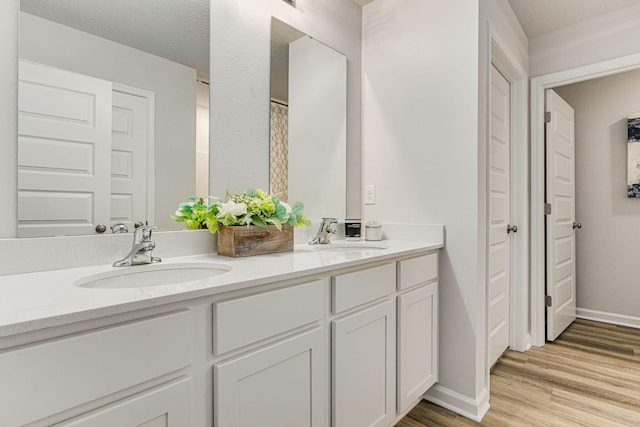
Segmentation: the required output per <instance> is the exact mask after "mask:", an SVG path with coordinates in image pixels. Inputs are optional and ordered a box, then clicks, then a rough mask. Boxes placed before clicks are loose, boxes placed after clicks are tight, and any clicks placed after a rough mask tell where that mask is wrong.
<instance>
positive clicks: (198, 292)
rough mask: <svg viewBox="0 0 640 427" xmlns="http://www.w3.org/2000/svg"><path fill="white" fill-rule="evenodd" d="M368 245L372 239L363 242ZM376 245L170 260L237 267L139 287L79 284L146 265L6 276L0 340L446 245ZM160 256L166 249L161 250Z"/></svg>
mask: <svg viewBox="0 0 640 427" xmlns="http://www.w3.org/2000/svg"><path fill="white" fill-rule="evenodd" d="M367 243H372V242H362V244H363V245H366V244H367ZM376 243H381V244H383V245H385V246H386V248H385V249H367V248H362V249H353V248H348V247H346V248H344V250H337V249H331V250H325V249H323V248H320V249H316V248H314V247H310V246H309V245H304V244H303V245H296V246H295V248H294V251H293V252H284V253H278V254H271V255H259V256H251V257H243V258H229V257H223V256H218V255H216V254H206V255H192V256H186V257H174V258H166V259H163V260H162V265H167V264H175V263H185V262H187V263H194V262H197V263H202V262H211V263H217V264H225V265H228V266H230V267H232V270H231V271H229V272H228V273H225V274H222V275H219V276H214V277H211V278H207V279H202V280H194V281H191V282H185V283H180V284H176V285H162V286H152V287H141V288H134V289H95V288H94V289H89V288H82V287H79V286H76V285H75V284H74V283H75V282H76V281H78V280H80V279H82V278H84V277H86V276H90V275H94V274H100V273H107V272H111V271H122V269H125V268H128V269H135V268H140V267H111V266H110V265H98V266H90V267H79V268H69V269H64V270H54V271H44V272H38V273H24V274H13V275H6V276H0V338H1V337H6V336H10V335H15V334H19V333H23V332H29V331H35V330H39V329H44V328H49V327H53V326H60V325H64V324H69V323H73V322H78V321H84V320H89V319H95V318H99V317H103V316H108V315H112V314H118V313H124V312H129V311H133V310H139V309H143V308H150V307H155V306H160V305H163V304H167V303H172V302H177V301H183V300H188V299H192V298H199V297H204V296H211V295H215V294H218V293H222V292H228V291H232V290H238V289H244V288H248V287H252V286H257V285H262V284H267V283H272V282H277V281H282V280H289V279H295V278H299V277H303V276H307V275H310V274H320V273H325V272H327V271H331V270H335V269H338V268H345V267H353V266H358V265H361V264H364V263H369V262H375V261H382V260H385V259H389V258H395V257H399V256H407V255H411V254H414V253H417V252H421V251H425V250H429V249H437V248H441V247H443V244H442V242H441V241H433V242H428V241H427V242H413V241H401V240H385V241H382V242H376ZM340 244H341V242H335V243H333V244H332V245H333V247H337V246H340ZM158 255H160V256H161V255H162V253H161V252H160V251H158Z"/></svg>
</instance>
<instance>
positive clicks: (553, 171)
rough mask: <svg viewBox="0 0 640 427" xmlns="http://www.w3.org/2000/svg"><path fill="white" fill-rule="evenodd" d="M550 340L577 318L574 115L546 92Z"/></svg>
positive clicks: (548, 310)
mask: <svg viewBox="0 0 640 427" xmlns="http://www.w3.org/2000/svg"><path fill="white" fill-rule="evenodd" d="M546 111H547V123H546V182H547V184H546V200H547V208H546V214H547V215H546V233H547V237H546V240H547V244H546V246H547V247H546V252H547V255H546V258H547V267H546V269H547V280H546V282H547V304H546V305H547V340H549V341H553V340H555V339H556V338H557V337H558V335H560V334H561V333H562V331H564V330H565V329H566V328H567V326H569V325H570V324H571V323H572V322H573V321H574V320H575V318H576V257H575V253H576V244H575V235H574V232H575V228H576V223H575V222H574V221H575V159H574V156H575V136H574V126H575V123H574V112H573V108H571V106H570V105H569V104H567V103H566V102H565V101H564V100H563V99H562V98H560V96H559V95H558V94H557V93H556V92H554V91H553V90H547V92H546Z"/></svg>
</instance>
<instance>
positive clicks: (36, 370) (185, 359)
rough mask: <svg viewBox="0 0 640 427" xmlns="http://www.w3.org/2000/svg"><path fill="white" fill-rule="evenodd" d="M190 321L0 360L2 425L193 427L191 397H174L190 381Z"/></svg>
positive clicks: (106, 334)
mask: <svg viewBox="0 0 640 427" xmlns="http://www.w3.org/2000/svg"><path fill="white" fill-rule="evenodd" d="M191 319H192V318H191V313H190V312H189V311H188V310H183V311H179V312H175V313H170V314H167V315H163V316H158V317H152V318H148V319H143V320H139V321H136V322H132V323H125V324H120V325H116V326H111V327H105V328H101V329H98V330H92V331H88V332H82V333H77V334H73V335H70V336H66V337H63V338H57V339H51V340H45V341H43V342H39V343H35V344H32V345H27V346H23V347H19V348H17V349H12V350H6V351H4V352H0V379H1V380H0V425H2V426H7V427H9V426H21V425H25V424H29V423H34V425H51V424H54V423H58V422H68V425H78V426H85V425H86V426H93V425H122V426H136V425H145V424H144V423H146V422H147V421H153V420H158V417H160V420H161V419H162V418H161V417H163V416H164V417H165V421H166V422H165V424H162V423H158V422H157V421H153V422H154V423H155V424H153V423H152V424H147V425H151V426H153V425H167V426H175V427H182V426H185V425H189V424H190V414H191V402H190V401H189V397H188V396H187V398H186V399H185V398H183V397H180V398H176V399H175V400H171V397H176V396H182V395H183V393H182V392H180V391H179V390H180V389H182V388H183V387H186V385H183V384H185V383H188V381H189V377H188V375H187V374H185V373H184V372H180V371H181V370H183V368H186V367H188V366H189V365H190V364H191V360H192V358H193V354H192V342H193V339H192V337H193V336H192V334H191V329H192V328H191V324H192V322H191ZM179 379H181V380H182V381H179V382H177V383H175V384H173V385H169V384H167V383H168V382H169V381H176V380H179ZM160 385H164V387H161V388H158V387H160ZM187 388H188V387H187ZM163 396H164V397H163ZM166 396H168V397H169V398H167V397H166ZM132 411H133V412H134V413H138V414H139V415H140V417H138V418H135V417H131V416H129V415H127V414H130V413H131V412H132ZM80 414H84V415H86V416H80V417H79V418H77V419H75V420H70V419H71V418H73V417H76V416H78V415H80ZM134 419H138V420H139V422H137V421H134ZM101 420H127V422H126V423H120V422H119V421H117V422H115V423H110V422H107V423H102V422H101ZM62 425H64V424H62Z"/></svg>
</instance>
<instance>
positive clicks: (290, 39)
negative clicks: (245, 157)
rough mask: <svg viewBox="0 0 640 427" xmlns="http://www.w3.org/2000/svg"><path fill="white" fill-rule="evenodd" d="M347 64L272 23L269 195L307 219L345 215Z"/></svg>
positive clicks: (339, 56) (320, 45) (335, 54)
mask: <svg viewBox="0 0 640 427" xmlns="http://www.w3.org/2000/svg"><path fill="white" fill-rule="evenodd" d="M346 110H347V58H346V57H345V56H344V55H343V54H341V53H339V52H337V51H335V50H334V49H332V48H330V47H328V46H327V45H325V44H323V43H321V42H319V41H317V40H315V39H313V38H311V37H309V36H308V35H306V34H305V33H303V32H301V31H299V30H297V29H295V28H293V27H291V26H290V25H288V24H286V23H284V22H282V21H279V20H278V19H276V18H272V20H271V135H270V170H269V181H270V191H271V192H272V193H274V194H277V195H279V196H280V197H281V198H282V199H284V200H288V201H292V202H294V201H302V202H303V203H304V205H305V213H306V214H307V216H309V217H310V218H312V219H320V218H322V217H336V218H344V216H345V212H346V179H347V178H346V154H347V111H346Z"/></svg>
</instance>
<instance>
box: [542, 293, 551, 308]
mask: <svg viewBox="0 0 640 427" xmlns="http://www.w3.org/2000/svg"><path fill="white" fill-rule="evenodd" d="M544 305H545V306H546V307H551V306H552V305H553V299H552V298H551V295H545V296H544Z"/></svg>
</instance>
